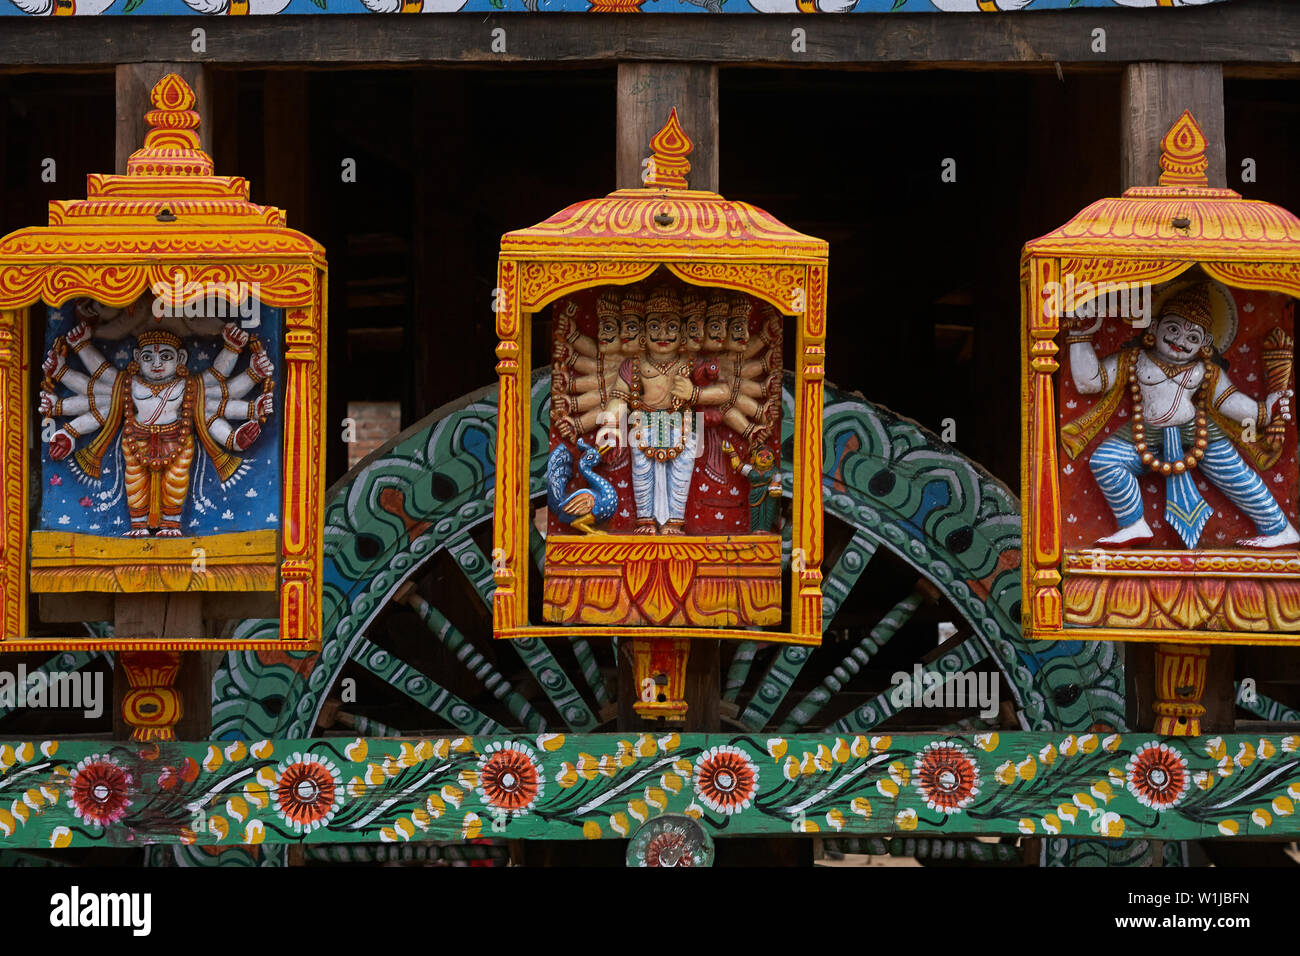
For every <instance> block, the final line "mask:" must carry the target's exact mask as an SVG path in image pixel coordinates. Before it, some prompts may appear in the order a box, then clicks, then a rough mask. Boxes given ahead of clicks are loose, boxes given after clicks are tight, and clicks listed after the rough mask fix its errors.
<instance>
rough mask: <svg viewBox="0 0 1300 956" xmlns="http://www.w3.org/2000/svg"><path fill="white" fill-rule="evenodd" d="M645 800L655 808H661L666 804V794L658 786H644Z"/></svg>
mask: <svg viewBox="0 0 1300 956" xmlns="http://www.w3.org/2000/svg"><path fill="white" fill-rule="evenodd" d="M645 802H646V803H648V804H650V806H652V807H654V808H655V809H656V810H663V809H664V808H666V807H667V806H668V794H666V793H664V792H663V791H662V790H660V789H659V788H658V787H646V788H645Z"/></svg>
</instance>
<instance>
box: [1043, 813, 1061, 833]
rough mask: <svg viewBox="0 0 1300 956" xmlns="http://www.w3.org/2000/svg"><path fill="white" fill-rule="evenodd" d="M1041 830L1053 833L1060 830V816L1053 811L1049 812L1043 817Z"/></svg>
mask: <svg viewBox="0 0 1300 956" xmlns="http://www.w3.org/2000/svg"><path fill="white" fill-rule="evenodd" d="M1043 832H1045V833H1051V834H1053V835H1055V834H1057V833H1060V832H1061V818H1060V817H1058V816H1057V815H1056V814H1055V813H1049V814H1048V815H1047V816H1045V817H1043Z"/></svg>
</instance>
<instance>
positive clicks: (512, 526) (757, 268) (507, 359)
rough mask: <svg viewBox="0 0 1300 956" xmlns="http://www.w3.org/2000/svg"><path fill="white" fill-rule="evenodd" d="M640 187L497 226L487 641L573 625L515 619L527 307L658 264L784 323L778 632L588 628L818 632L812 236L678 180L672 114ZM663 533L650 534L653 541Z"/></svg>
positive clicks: (819, 375) (523, 509)
mask: <svg viewBox="0 0 1300 956" xmlns="http://www.w3.org/2000/svg"><path fill="white" fill-rule="evenodd" d="M651 147H652V148H653V149H654V157H653V162H652V165H651V167H650V168H651V170H652V175H651V176H650V177H649V179H648V180H647V184H646V187H645V188H639V189H623V190H618V191H617V192H614V193H611V194H610V195H608V196H606V197H604V198H603V199H594V200H590V201H587V202H582V203H578V204H576V205H573V206H570V207H568V208H567V209H564V210H562V211H561V212H559V213H557V214H556V215H554V216H552V217H551V218H550V219H547V220H546V221H544V222H542V223H539V224H538V225H536V226H533V227H530V228H528V229H522V230H518V231H516V232H511V233H508V234H506V235H505V236H504V237H503V238H502V242H501V254H500V260H499V263H498V269H497V286H498V289H497V295H496V303H495V306H494V308H496V309H497V315H496V329H497V337H498V339H499V343H498V345H497V349H496V354H497V358H498V362H497V366H496V368H497V374H498V376H499V395H500V400H499V419H498V425H497V456H496V508H495V521H494V523H493V542H492V543H493V568H494V578H495V582H496V590H495V592H494V594H493V597H492V622H493V631H494V635H495V636H496V637H497V638H529V637H571V636H573V635H574V634H575V632H579V633H580V632H581V631H582V630H585V629H586V628H583V627H574V626H572V625H546V626H537V625H531V624H529V622H528V574H529V567H528V565H529V560H530V559H529V552H528V532H529V527H530V526H531V524H532V515H531V502H530V489H529V462H530V459H531V448H530V442H531V422H530V420H529V385H530V382H531V376H532V368H531V354H532V342H531V334H532V317H533V315H534V314H535V313H537V312H538V311H539V310H541V309H542V308H544V307H545V306H546V305H548V304H549V303H551V302H554V301H555V300H556V299H558V298H560V297H561V296H564V295H568V294H570V293H573V292H576V291H578V290H580V289H587V288H591V287H593V286H600V285H627V284H630V283H633V282H638V281H640V280H642V279H646V278H648V277H649V276H651V275H652V274H653V273H655V272H656V270H658V269H660V268H664V269H667V270H668V271H669V272H671V273H672V274H673V275H675V276H677V277H678V278H679V279H682V280H683V281H685V282H687V283H690V284H693V285H696V286H709V287H714V288H720V289H729V290H733V291H737V292H743V293H747V294H750V295H753V296H755V297H757V298H760V299H762V300H764V301H765V302H768V303H770V304H771V305H773V306H774V307H775V308H776V309H777V310H778V311H779V312H780V313H781V314H782V315H783V316H785V317H787V318H792V319H793V320H794V321H795V322H796V341H795V355H796V358H795V362H794V365H795V369H794V373H795V422H794V434H795V450H794V462H793V470H794V507H793V521H792V529H791V532H792V537H791V548H792V554H794V555H796V556H802V560H799V559H798V558H796V560H794V561H793V562H792V564H791V571H790V579H789V580H790V585H791V601H790V608H791V630H790V631H789V632H783V631H768V630H743V629H736V628H731V629H727V628H706V627H654V626H639V625H617V626H604V625H602V626H600V627H599V629H598V630H599V632H600V633H601V634H607V635H619V636H630V637H656V636H671V637H679V638H680V637H701V638H706V637H707V638H733V639H746V640H755V639H757V640H763V641H771V642H775V643H789V644H810V645H816V644H819V643H820V642H821V633H822V591H821V582H822V573H821V563H822V534H823V515H822V476H821V465H822V399H823V383H824V379H825V352H826V349H825V343H826V273H827V251H828V247H827V244H826V242H825V241H824V240H821V239H815V238H813V237H810V236H806V235H803V234H802V233H799V232H796V231H794V230H792V229H790V228H789V227H787V226H785V225H783V224H782V223H780V222H779V221H778V220H777V219H775V218H774V217H772V216H770V215H769V214H768V213H766V212H764V211H763V210H761V209H758V208H756V207H754V206H750V205H748V204H746V203H739V202H728V201H726V200H724V199H723V198H722V197H721V196H719V195H718V194H717V193H713V192H705V191H701V190H689V189H687V188H686V171H687V170H688V169H689V163H688V162H687V161H686V159H685V156H686V154H687V153H689V152H690V149H691V146H690V142H689V140H687V139H686V137H685V135H684V134H683V133H682V131H681V128H680V127H679V126H678V125H677V119H676V111H675V110H674V111H673V115H672V117H671V118H670V119H669V122H668V125H667V126H665V127H664V129H663V130H662V131H661V132H660V133H659V134H658V135H657V136H656V137H655V138H654V139H653V140H652V141H651ZM655 540H656V542H659V543H662V539H658V538H656V539H655Z"/></svg>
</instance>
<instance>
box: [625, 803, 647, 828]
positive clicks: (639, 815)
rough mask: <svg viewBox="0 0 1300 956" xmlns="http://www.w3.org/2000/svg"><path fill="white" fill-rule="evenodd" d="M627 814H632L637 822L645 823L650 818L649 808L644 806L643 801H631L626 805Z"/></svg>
mask: <svg viewBox="0 0 1300 956" xmlns="http://www.w3.org/2000/svg"><path fill="white" fill-rule="evenodd" d="M627 812H628V813H630V814H632V816H633V817H635V818H636V819H637V820H638V821H639V822H641V823H645V822H646V820H648V819H649V818H650V808H649V807H647V806H646V804H645V801H644V800H631V801H629V802H628V805H627Z"/></svg>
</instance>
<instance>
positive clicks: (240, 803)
mask: <svg viewBox="0 0 1300 956" xmlns="http://www.w3.org/2000/svg"><path fill="white" fill-rule="evenodd" d="M226 812H227V813H229V814H230V815H231V816H232V817H234V818H235V819H236V820H238V821H239V822H240V823H243V822H244V821H245V820H246V819H248V802H247V801H246V800H245V799H244V798H243V797H231V798H230V799H229V800H227V801H226Z"/></svg>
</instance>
